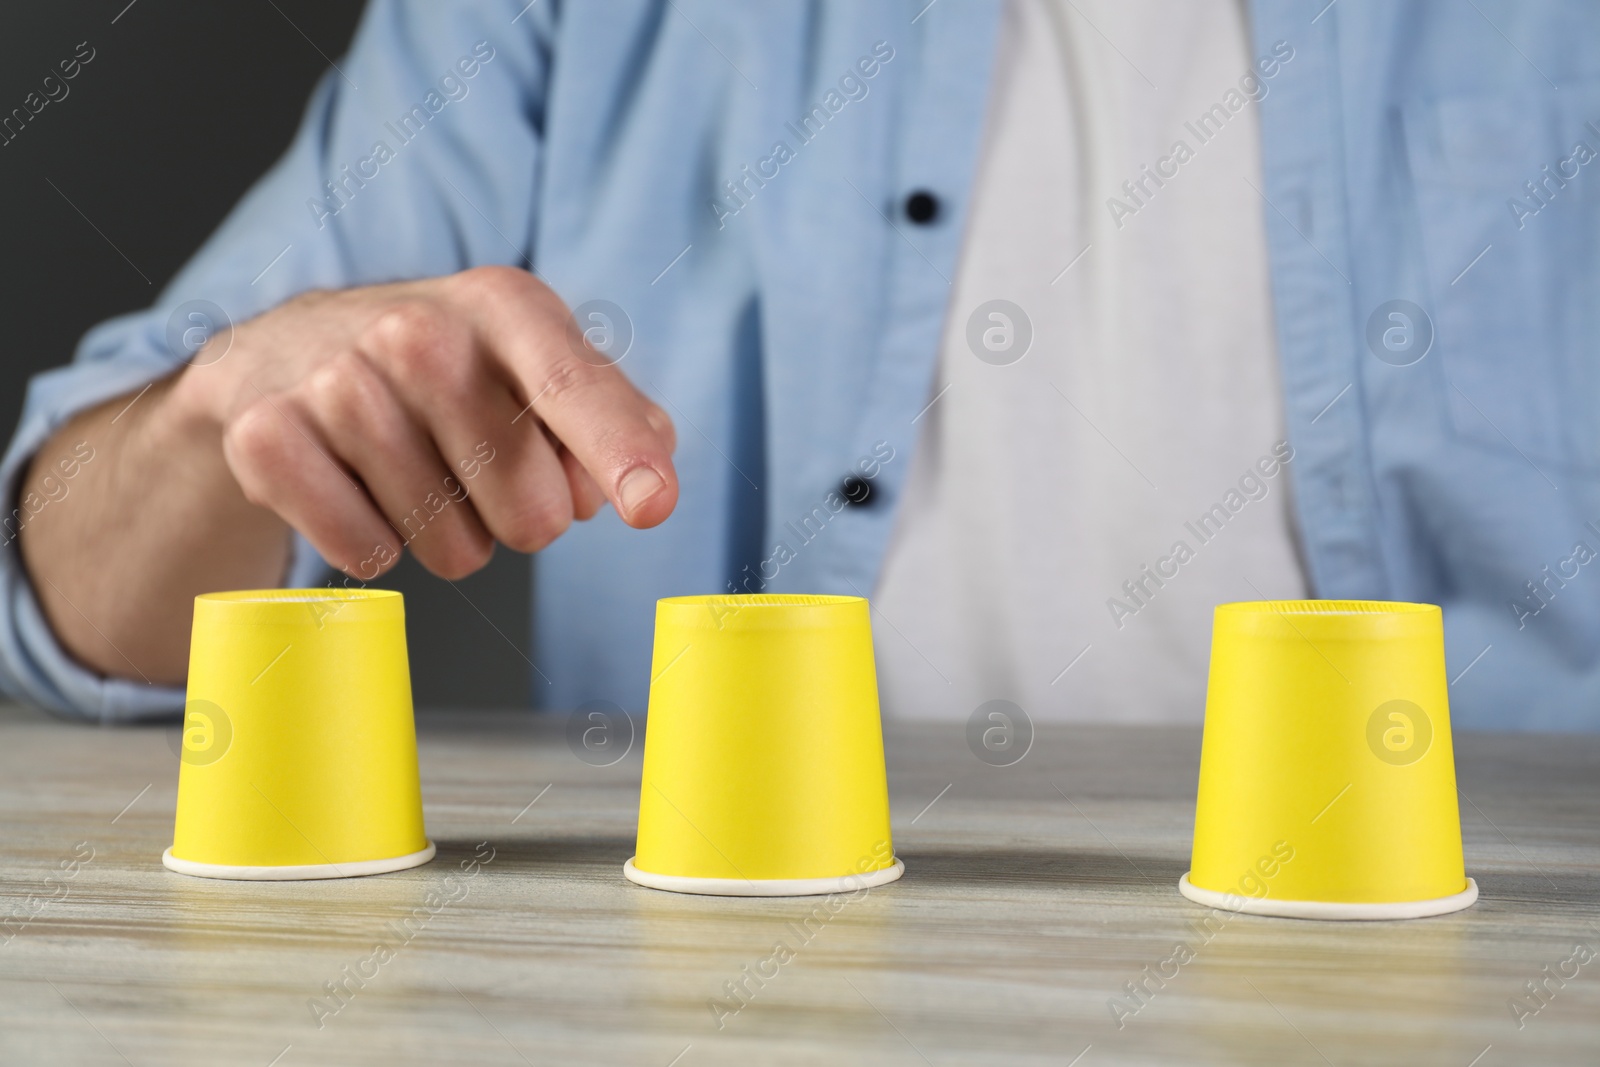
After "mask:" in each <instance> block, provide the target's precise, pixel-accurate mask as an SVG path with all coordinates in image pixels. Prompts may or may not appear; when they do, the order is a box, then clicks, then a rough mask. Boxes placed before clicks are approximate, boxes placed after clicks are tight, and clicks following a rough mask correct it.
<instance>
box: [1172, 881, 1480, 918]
mask: <svg viewBox="0 0 1600 1067" xmlns="http://www.w3.org/2000/svg"><path fill="white" fill-rule="evenodd" d="M1178 892H1180V893H1182V894H1183V895H1184V896H1186V897H1188V898H1189V899H1190V900H1192V901H1194V902H1195V903H1196V904H1204V905H1205V906H1206V907H1208V908H1220V909H1222V910H1223V911H1234V912H1242V913H1244V914H1246V915H1276V916H1279V917H1280V918H1285V919H1324V920H1332V921H1343V922H1350V921H1366V922H1372V921H1374V920H1380V919H1424V918H1427V917H1428V916H1430V915H1448V914H1449V913H1450V912H1452V911H1461V910H1462V909H1463V908H1470V907H1472V905H1473V904H1474V903H1475V902H1476V901H1477V899H1478V883H1477V882H1475V881H1473V880H1472V879H1471V878H1468V879H1467V888H1465V889H1463V890H1462V891H1461V892H1459V893H1454V894H1452V895H1450V896H1448V897H1434V898H1433V899H1431V900H1400V901H1394V902H1392V903H1391V902H1382V903H1344V902H1341V901H1331V900H1273V899H1272V898H1271V897H1245V896H1240V895H1239V894H1238V893H1219V892H1217V891H1216V890H1215V889H1201V888H1200V887H1199V886H1197V885H1195V884H1194V883H1193V882H1191V881H1189V873H1188V872H1187V871H1185V872H1184V874H1183V877H1182V878H1179V879H1178Z"/></svg>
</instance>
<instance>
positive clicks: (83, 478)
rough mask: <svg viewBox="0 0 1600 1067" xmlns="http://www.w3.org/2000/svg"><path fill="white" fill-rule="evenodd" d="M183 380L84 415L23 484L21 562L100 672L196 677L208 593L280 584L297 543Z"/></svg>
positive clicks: (74, 650) (55, 621)
mask: <svg viewBox="0 0 1600 1067" xmlns="http://www.w3.org/2000/svg"><path fill="white" fill-rule="evenodd" d="M177 383H178V377H177V376H175V377H173V378H169V379H166V380H164V381H161V382H157V383H156V384H154V385H153V386H151V387H150V389H149V390H148V391H147V392H146V393H145V394H144V395H143V396H141V397H139V398H138V399H137V400H136V401H135V400H134V397H133V396H131V395H130V396H125V397H120V398H117V399H115V400H112V401H110V402H108V403H106V404H103V405H101V406H100V407H97V408H93V409H91V410H89V411H86V412H83V413H82V414H80V415H79V416H77V417H76V418H74V419H73V420H72V421H71V422H69V423H68V424H67V425H66V426H64V427H63V428H62V429H61V430H60V431H59V432H57V433H56V434H55V435H54V436H53V437H52V438H51V439H50V440H48V441H47V442H45V444H44V445H43V447H41V448H40V450H39V452H38V453H37V454H36V455H35V457H34V460H33V462H32V464H31V465H30V468H29V470H28V472H27V475H26V476H25V478H24V479H23V482H22V486H21V490H20V493H19V500H20V502H21V505H22V506H21V507H20V508H19V511H20V514H21V516H22V518H21V522H22V526H21V529H20V531H19V535H20V539H21V550H22V559H23V562H24V565H25V566H26V568H27V571H28V576H29V579H30V581H31V583H32V585H33V588H34V591H35V593H36V595H37V597H38V599H39V603H40V606H41V608H42V609H43V611H44V614H45V617H46V618H47V619H48V620H49V622H50V625H51V627H52V628H53V629H54V631H55V633H56V636H57V638H58V639H59V640H60V642H61V644H62V646H63V647H64V648H65V649H66V650H67V651H68V652H69V653H70V654H71V655H72V656H73V657H74V658H76V659H77V660H78V661H80V662H81V663H83V664H84V665H85V666H87V667H89V668H91V669H92V670H94V671H96V672H98V673H101V674H104V675H108V676H112V677H120V678H131V679H134V680H138V681H150V682H155V683H167V684H172V683H181V682H182V681H183V678H184V676H185V674H186V673H187V669H188V646H189V629H190V622H191V617H192V613H193V599H194V597H195V595H196V594H199V593H203V592H209V591H214V590H218V589H242V588H255V587H262V586H273V585H277V584H279V583H280V582H282V580H283V577H284V574H285V573H286V570H287V567H288V561H289V552H290V546H291V541H290V536H289V529H288V527H287V526H286V525H285V524H284V523H283V521H282V520H281V519H279V518H278V517H277V516H276V515H274V514H273V513H272V512H271V511H268V510H266V509H264V508H259V507H256V506H255V505H253V504H251V503H250V502H249V501H247V500H246V499H245V497H244V494H243V493H242V491H241V490H240V489H239V486H238V483H237V482H236V481H235V479H234V477H233V475H232V473H231V472H230V470H229V468H228V465H227V462H226V460H225V459H224V457H223V451H222V428H221V425H220V424H219V423H217V422H216V421H215V420H212V419H207V418H204V417H202V416H201V415H199V414H198V413H196V412H194V411H193V410H192V408H189V407H187V406H186V405H185V403H184V402H183V398H182V396H181V395H180V394H181V392H182V391H181V390H179V389H176V388H175V386H176V385H177ZM130 402H132V404H131V406H130ZM68 471H71V472H72V473H71V475H70V476H68V474H67V472H68ZM30 504H31V505H32V507H30V506H29V505H30Z"/></svg>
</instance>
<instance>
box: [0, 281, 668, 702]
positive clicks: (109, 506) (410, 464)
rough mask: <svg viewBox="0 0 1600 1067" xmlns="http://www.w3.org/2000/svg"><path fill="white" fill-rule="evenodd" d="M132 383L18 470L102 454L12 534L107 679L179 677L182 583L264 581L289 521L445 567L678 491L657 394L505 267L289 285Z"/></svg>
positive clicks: (331, 550) (283, 548)
mask: <svg viewBox="0 0 1600 1067" xmlns="http://www.w3.org/2000/svg"><path fill="white" fill-rule="evenodd" d="M224 345H225V346H226V349H225V351H219V350H218V348H219V347H220V346H224ZM130 399H131V398H127V397H124V398H119V399H118V400H115V401H112V402H110V403H108V404H106V405H103V406H101V407H99V408H96V409H94V410H92V411H88V412H85V413H83V414H82V415H80V416H78V417H77V418H75V419H74V420H72V421H71V422H70V423H68V424H67V425H66V426H65V427H64V428H63V429H62V430H61V431H59V432H58V433H57V434H56V436H55V437H54V438H53V439H52V440H51V441H49V442H47V443H46V445H45V446H44V447H43V448H42V449H41V450H40V452H39V454H38V456H37V457H36V459H35V461H34V464H33V468H32V470H30V471H29V473H28V476H27V478H26V480H25V482H24V484H23V487H22V493H23V496H24V497H25V498H26V496H27V494H28V493H29V492H32V491H39V492H44V493H46V494H48V493H49V491H50V487H51V485H52V484H54V483H51V482H49V479H51V478H52V472H53V471H54V470H55V464H56V462H57V455H58V453H71V452H72V451H73V449H74V448H75V446H77V445H78V443H79V442H86V447H89V448H92V450H93V452H94V454H95V455H96V457H97V458H96V460H94V461H93V462H89V463H86V464H83V465H82V469H81V473H79V474H78V475H77V476H76V478H75V480H74V481H73V482H72V485H71V496H70V498H63V499H61V500H60V502H59V503H53V504H51V505H50V506H49V507H47V508H42V509H41V510H39V511H38V513H37V514H35V515H33V516H32V517H30V518H28V519H27V520H26V524H25V525H24V526H23V528H22V532H21V536H22V549H23V558H24V561H25V563H26V565H27V568H28V571H29V575H30V577H31V578H32V580H33V585H34V588H35V590H36V592H37V593H38V595H39V598H40V601H41V603H42V605H43V607H44V610H45V613H46V615H47V616H48V618H49V620H50V622H51V625H52V627H53V628H54V629H55V631H56V634H57V636H58V637H59V638H60V639H61V641H62V642H63V644H64V645H65V646H66V647H67V649H68V650H69V651H71V652H72V653H73V654H74V655H75V656H76V657H77V658H78V659H80V660H82V661H83V662H84V663H86V664H88V665H89V666H90V667H92V668H94V669H96V670H98V671H100V672H101V673H104V674H109V675H115V676H122V677H135V678H142V679H145V680H149V681H167V682H176V681H179V680H181V679H182V677H183V675H184V672H185V664H186V661H187V650H188V640H189V627H190V622H191V615H192V600H193V597H194V596H195V595H196V594H198V593H202V592H208V591H212V590H217V589H229V588H248V587H251V586H260V585H272V584H276V583H277V582H280V581H282V578H283V574H284V567H285V565H286V562H287V558H288V555H287V553H288V538H287V533H288V528H289V527H293V528H294V529H296V530H299V531H300V532H301V533H302V534H304V535H305V536H306V538H307V539H308V540H309V541H310V542H311V543H312V544H313V545H315V546H316V548H317V550H318V551H319V552H321V553H322V555H323V557H324V558H325V559H327V560H328V562H329V563H331V564H333V565H334V566H335V567H338V568H339V569H341V570H343V571H344V572H345V573H347V574H349V575H351V576H352V577H354V578H357V579H360V580H368V579H371V578H375V577H377V576H378V575H379V574H381V573H382V572H384V571H385V570H388V569H389V568H390V567H392V566H394V564H395V563H396V562H397V561H398V560H399V557H400V553H401V552H402V551H403V550H404V549H406V548H409V549H410V550H411V551H412V552H414V553H415V554H416V556H417V559H418V561H419V562H421V563H422V564H423V565H424V566H425V567H427V568H428V569H429V570H431V571H433V572H434V573H435V574H438V575H441V576H443V577H446V578H451V579H455V578H460V577H462V576H463V575H466V574H469V573H471V572H472V571H475V570H477V569H478V568H480V567H482V566H483V565H484V564H485V563H486V562H488V559H489V556H490V554H491V553H492V552H493V549H494V542H495V541H501V542H503V543H505V544H506V545H508V546H510V547H511V548H513V549H516V550H517V551H520V552H533V551H537V550H539V549H541V548H543V547H544V546H546V545H548V544H549V543H550V542H551V541H553V540H555V539H556V538H557V537H559V536H560V535H561V534H562V532H563V531H565V530H566V529H567V527H568V526H569V525H570V524H571V523H572V521H573V519H587V518H590V517H591V516H593V515H594V514H595V512H596V511H598V510H599V509H600V508H601V507H602V506H603V505H604V504H606V503H607V502H609V503H611V504H612V505H613V506H614V507H616V509H617V512H618V514H619V515H620V516H621V517H622V519H623V521H625V522H627V523H628V524H629V525H632V526H636V527H641V528H642V527H648V526H654V525H656V524H658V523H660V522H662V521H664V520H665V519H666V518H667V516H668V515H670V514H671V512H672V509H673V507H674V506H675V505H676V503H677V499H678V481H677V474H676V472H675V471H674V469H673V466H672V458H671V456H672V451H673V449H674V447H675V445H676V438H675V436H674V431H673V426H672V422H671V420H670V419H669V418H668V417H667V415H666V413H665V412H663V411H662V410H661V409H660V408H659V407H657V406H656V405H655V404H653V403H651V402H650V401H649V400H648V399H646V398H645V397H644V395H643V394H641V393H640V392H639V391H638V390H637V389H635V388H634V387H633V385H632V384H631V383H630V382H629V381H628V379H627V378H626V377H625V376H624V375H623V374H622V372H621V371H620V370H618V369H617V368H616V367H615V366H612V365H611V364H610V362H609V361H608V360H607V358H606V357H605V356H604V355H602V354H601V353H599V352H596V351H595V350H594V349H593V348H590V347H588V346H587V345H586V344H585V343H584V341H583V339H582V337H581V336H580V335H579V334H578V332H577V330H576V329H575V328H574V326H573V324H572V321H571V318H570V316H569V314H568V312H567V309H566V307H565V306H564V305H563V304H562V303H561V301H560V299H559V298H558V297H556V295H555V294H554V293H553V292H552V291H551V290H550V289H549V288H547V287H546V286H544V285H543V284H542V283H540V282H539V281H538V280H537V279H535V278H534V277H533V276H532V275H531V274H528V273H527V272H525V271H521V270H516V269H513V268H508V267H483V268H478V269H475V270H469V271H464V272H462V273H460V274H455V275H450V276H447V277H443V278H435V279H430V280H426V281H418V282H404V283H397V284H393V285H382V286H372V287H368V288H361V289H351V290H345V291H342V292H316V293H309V294H306V295H304V296H301V297H297V298H295V299H293V300H290V301H289V302H287V303H285V304H283V305H282V306H280V307H278V308H276V309H274V310H272V311H269V312H267V313H265V314H263V315H261V316H259V317H257V318H255V319H252V320H250V321H248V322H245V323H243V324H241V325H239V326H237V327H236V328H235V329H234V330H233V331H232V335H231V337H229V336H227V335H219V336H218V337H215V338H213V339H212V340H211V342H210V343H209V345H208V347H207V348H205V349H202V350H201V351H200V352H199V353H198V354H197V355H196V356H195V358H194V359H193V360H192V361H191V365H189V366H187V367H185V368H184V369H183V371H182V372H181V373H179V374H177V375H175V376H174V377H173V378H171V379H168V380H167V381H165V382H162V383H159V384H158V385H157V386H156V387H154V388H152V389H151V390H150V392H149V394H148V396H146V397H145V398H144V399H143V400H142V402H139V401H137V400H136V401H135V403H134V404H133V406H132V407H129V406H128V404H129V400H130ZM98 457H105V458H103V459H101V458H98ZM51 499H56V497H54V496H51Z"/></svg>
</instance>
